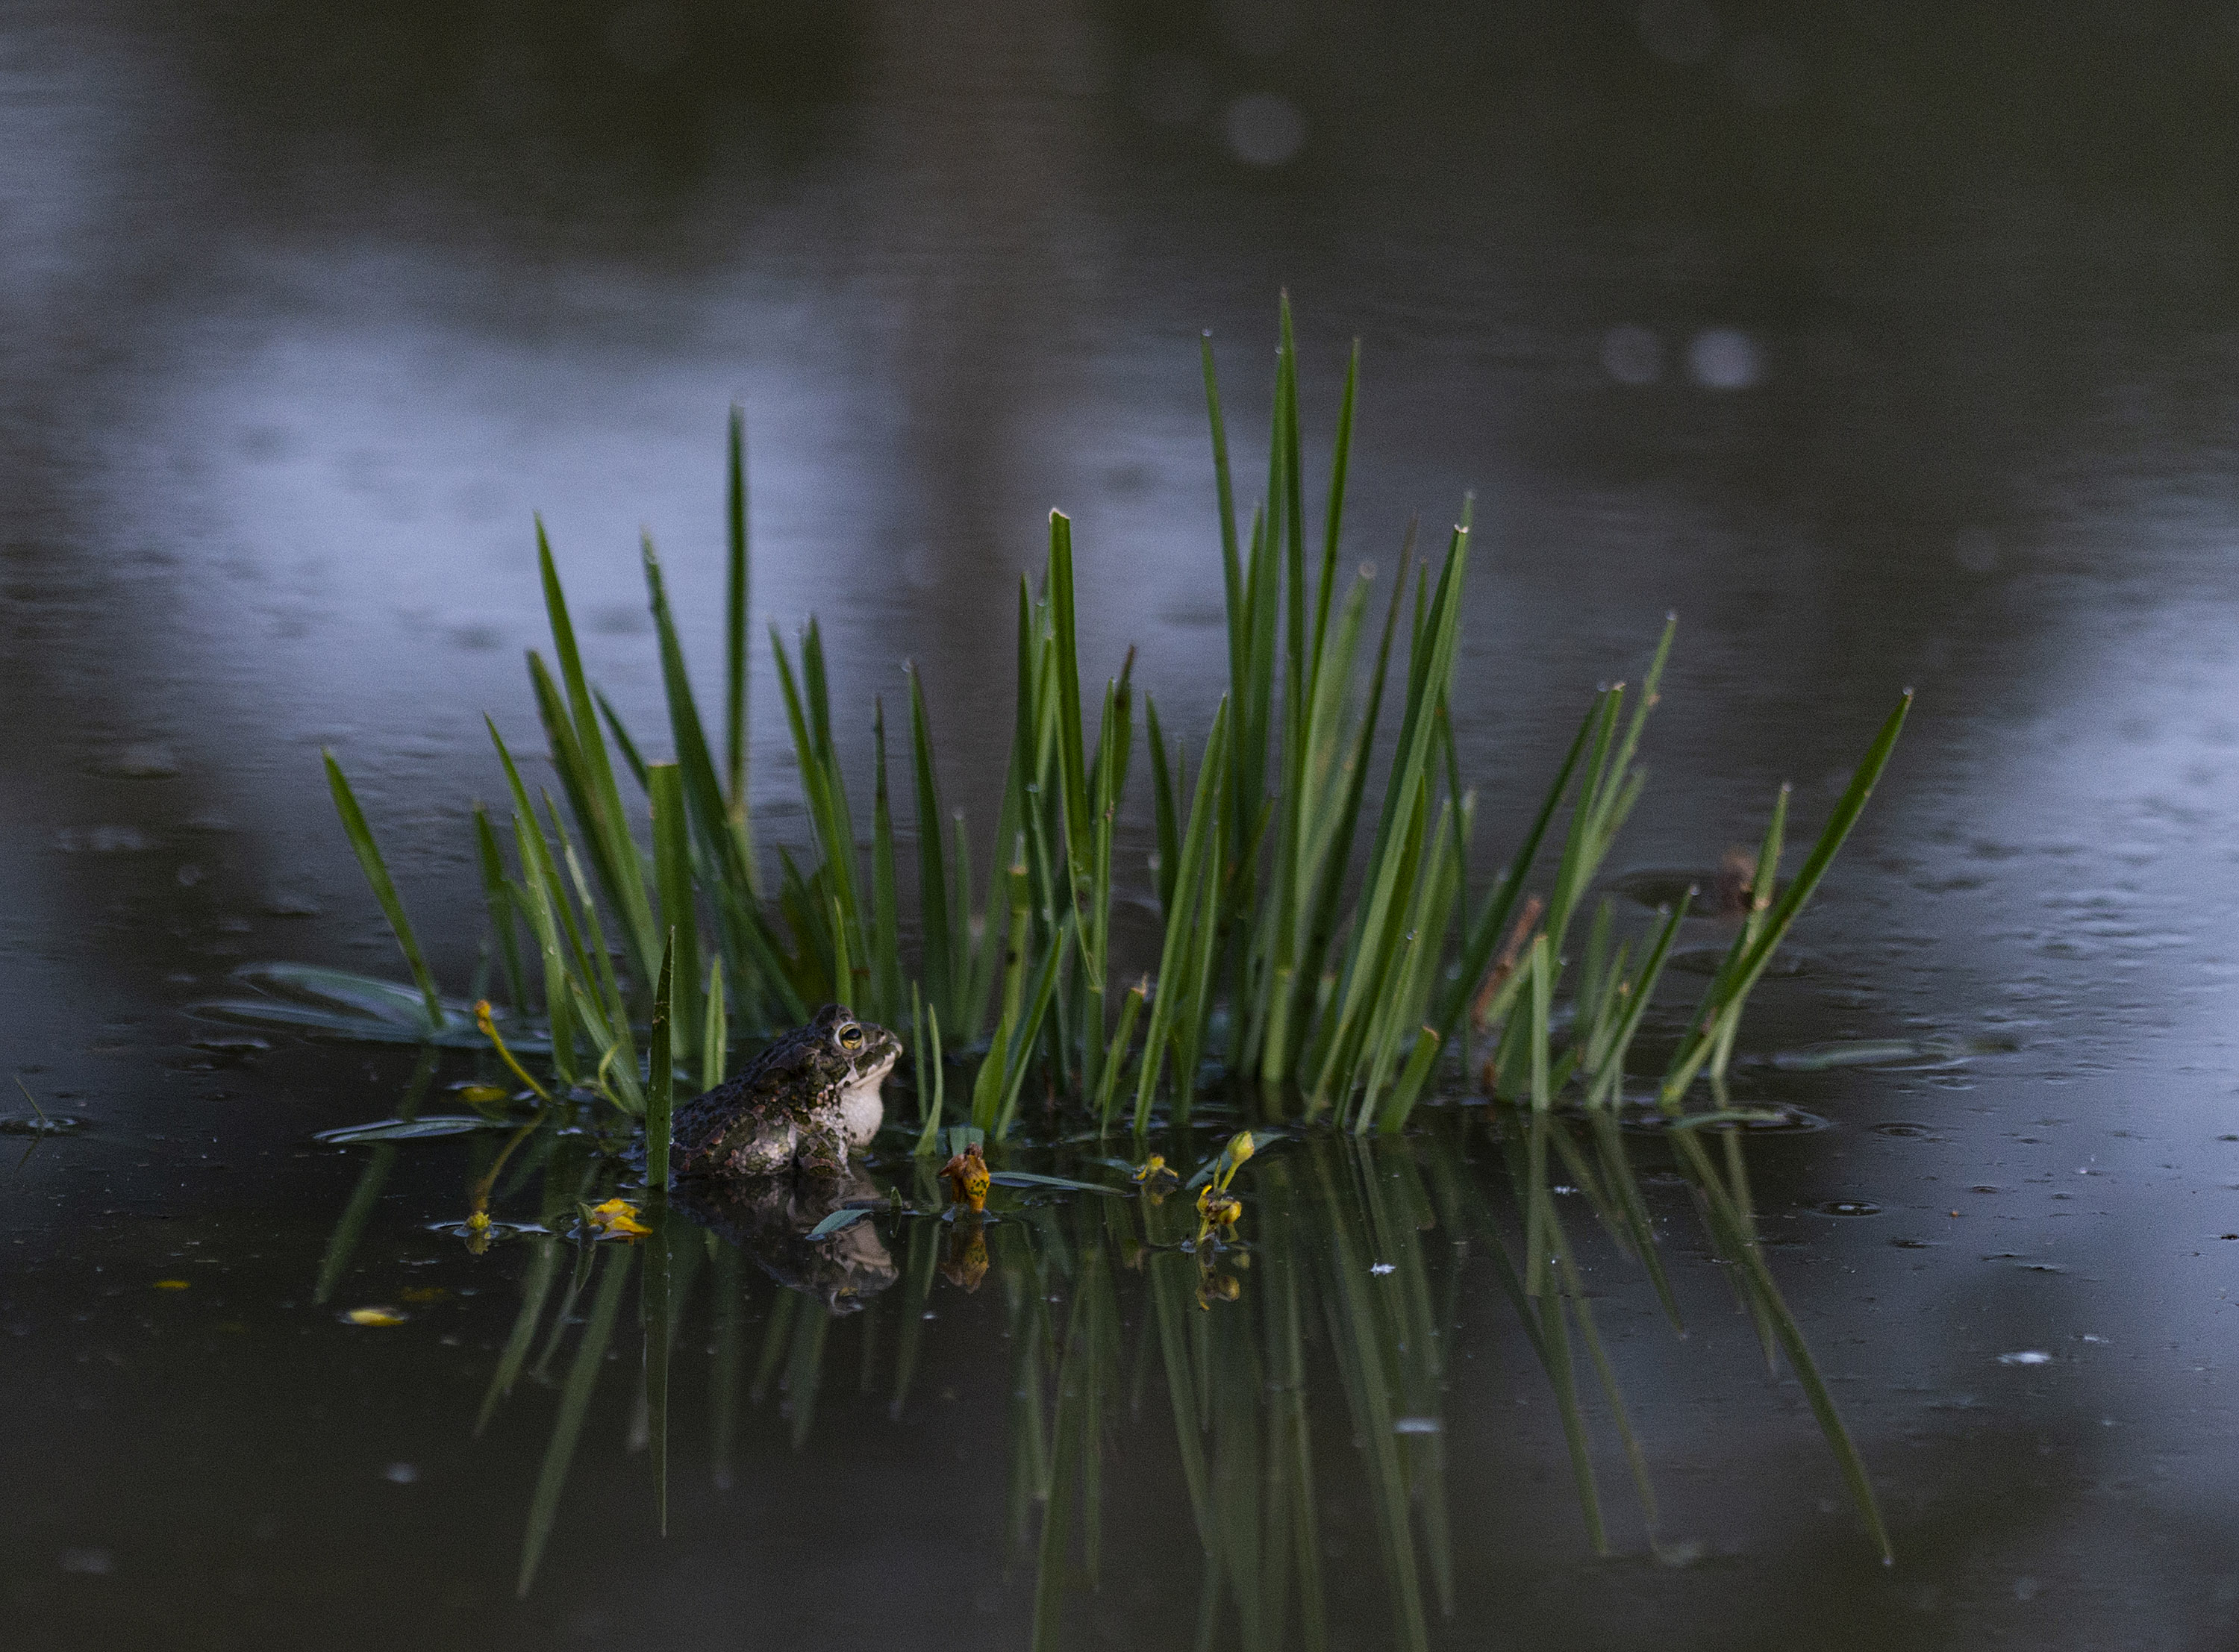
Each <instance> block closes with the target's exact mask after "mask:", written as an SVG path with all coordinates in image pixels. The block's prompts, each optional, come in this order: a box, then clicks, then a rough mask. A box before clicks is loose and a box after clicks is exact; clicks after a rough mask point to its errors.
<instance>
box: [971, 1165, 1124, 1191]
mask: <svg viewBox="0 0 2239 1652" xmlns="http://www.w3.org/2000/svg"><path fill="white" fill-rule="evenodd" d="M987 1179H988V1180H989V1181H991V1182H993V1183H994V1184H996V1185H997V1186H998V1187H1062V1188H1065V1189H1066V1190H1068V1191H1072V1192H1075V1193H1110V1194H1113V1195H1114V1196H1115V1197H1116V1196H1117V1195H1118V1193H1119V1189H1118V1188H1116V1187H1106V1186H1105V1185H1104V1184H1102V1183H1101V1182H1076V1181H1074V1180H1073V1178H1071V1177H1069V1176H1039V1175H1036V1174H1035V1173H1034V1172H1033V1171H989V1172H988V1175H987Z"/></svg>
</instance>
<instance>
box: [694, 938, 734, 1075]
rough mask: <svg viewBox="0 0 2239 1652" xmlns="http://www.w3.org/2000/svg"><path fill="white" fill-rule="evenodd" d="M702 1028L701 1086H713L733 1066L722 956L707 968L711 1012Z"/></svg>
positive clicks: (709, 1009) (729, 1018) (709, 1010)
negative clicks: (724, 996) (724, 992)
mask: <svg viewBox="0 0 2239 1652" xmlns="http://www.w3.org/2000/svg"><path fill="white" fill-rule="evenodd" d="M705 1022H706V1025H704V1026H703V1027H702V1029H701V1045H700V1087H701V1089H702V1090H713V1089H714V1087H715V1086H716V1085H720V1084H721V1083H722V1082H723V1079H724V1077H725V1075H726V1073H727V1072H728V1070H729V1067H730V1054H731V1016H730V1011H729V1010H728V1008H726V1007H725V1005H724V1003H723V960H722V959H720V958H719V959H716V960H715V961H714V963H713V964H711V965H708V1013H707V1016H706V1018H705Z"/></svg>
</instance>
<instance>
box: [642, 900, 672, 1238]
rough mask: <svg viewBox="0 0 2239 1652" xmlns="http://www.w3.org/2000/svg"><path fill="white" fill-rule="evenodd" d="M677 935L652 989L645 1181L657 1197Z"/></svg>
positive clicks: (663, 1161) (663, 1154)
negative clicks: (658, 981) (657, 983)
mask: <svg viewBox="0 0 2239 1652" xmlns="http://www.w3.org/2000/svg"><path fill="white" fill-rule="evenodd" d="M675 965H676V932H675V931H674V930H671V931H669V932H668V945H667V946H665V947H664V948H662V950H661V979H660V983H659V985H656V986H655V987H654V990H653V1030H652V1034H651V1037H650V1038H648V1041H647V1042H648V1046H649V1059H648V1068H647V1078H646V1087H645V1088H646V1094H645V1182H646V1186H647V1187H648V1188H649V1189H650V1190H651V1191H653V1192H654V1194H656V1195H659V1194H661V1193H665V1192H666V1191H668V1134H669V1129H670V1123H671V1120H672V1119H673V1118H674V1112H675V1101H676V1064H675V1062H674V1058H672V1056H671V1054H670V1051H669V1034H670V1025H671V1014H670V1007H671V992H672V989H673V986H674V980H675V974H674V972H675Z"/></svg>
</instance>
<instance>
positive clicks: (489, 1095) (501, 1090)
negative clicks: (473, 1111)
mask: <svg viewBox="0 0 2239 1652" xmlns="http://www.w3.org/2000/svg"><path fill="white" fill-rule="evenodd" d="M512 1093H513V1091H510V1090H508V1089H507V1088H506V1087H505V1086H504V1085H462V1086H461V1088H460V1090H459V1099H460V1100H462V1101H471V1102H474V1103H475V1104H477V1105H480V1104H482V1103H483V1102H491V1101H503V1100H504V1099H505V1098H507V1097H508V1096H509V1095H511V1094H512Z"/></svg>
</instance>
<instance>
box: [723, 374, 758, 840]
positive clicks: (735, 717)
mask: <svg viewBox="0 0 2239 1652" xmlns="http://www.w3.org/2000/svg"><path fill="white" fill-rule="evenodd" d="M729 458H730V464H729V467H728V471H729V475H728V481H729V487H728V497H727V499H726V501H725V509H724V513H723V525H724V527H725V529H726V533H725V535H724V537H725V541H726V550H727V552H728V556H727V558H726V563H725V578H724V582H723V709H724V718H723V736H724V757H725V763H724V768H723V773H724V777H725V780H726V781H727V784H726V786H725V787H724V796H725V797H726V798H728V799H729V810H728V813H729V818H730V820H731V823H732V825H733V826H734V827H735V828H736V829H737V830H738V832H739V833H741V838H742V839H743V838H744V834H745V833H746V831H747V819H748V817H747V607H748V603H747V596H748V591H747V581H748V576H749V574H750V572H751V569H752V563H751V561H750V559H749V557H748V554H747V415H746V409H744V408H738V407H734V408H732V409H731V440H730V453H729ZM753 864H754V862H753V859H752V857H751V855H749V857H748V858H747V865H748V866H752V865H753Z"/></svg>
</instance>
